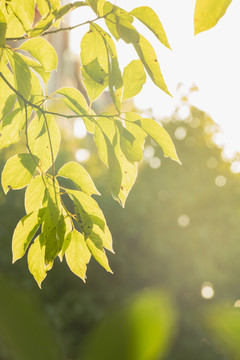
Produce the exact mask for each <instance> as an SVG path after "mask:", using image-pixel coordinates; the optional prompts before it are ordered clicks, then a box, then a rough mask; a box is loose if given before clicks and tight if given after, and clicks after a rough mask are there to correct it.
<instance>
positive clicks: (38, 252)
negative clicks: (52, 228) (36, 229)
mask: <svg viewBox="0 0 240 360" xmlns="http://www.w3.org/2000/svg"><path fill="white" fill-rule="evenodd" d="M40 237H41V235H38V236H37V237H36V239H35V241H34V243H33V244H32V245H31V246H30V249H29V251H28V268H29V271H30V273H31V274H32V275H33V277H34V279H35V280H36V282H37V283H38V286H39V287H40V289H41V284H42V281H43V280H44V279H45V277H46V276H47V267H46V265H45V247H44V246H43V245H42V244H41V241H40Z"/></svg>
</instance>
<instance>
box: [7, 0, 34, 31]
mask: <svg viewBox="0 0 240 360" xmlns="http://www.w3.org/2000/svg"><path fill="white" fill-rule="evenodd" d="M8 7H10V8H11V9H12V11H13V13H14V15H15V16H16V18H17V19H18V20H19V22H20V23H21V25H22V27H23V28H24V30H25V32H27V31H28V30H30V29H31V27H32V24H33V19H34V11H35V1H34V0H21V1H19V0H12V1H11V2H8Z"/></svg>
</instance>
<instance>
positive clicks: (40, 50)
mask: <svg viewBox="0 0 240 360" xmlns="http://www.w3.org/2000/svg"><path fill="white" fill-rule="evenodd" d="M20 49H21V50H25V51H28V52H29V53H30V54H31V55H32V56H33V57H34V58H35V59H36V60H37V61H39V62H40V64H41V65H42V67H43V69H44V70H45V71H52V70H56V69H57V64H58V57H57V53H56V50H55V49H54V47H53V46H52V45H51V44H50V43H49V42H48V41H47V40H45V39H43V38H40V37H39V38H34V39H29V40H27V41H25V42H24V43H23V44H22V45H21V46H20Z"/></svg>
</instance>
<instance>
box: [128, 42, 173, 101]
mask: <svg viewBox="0 0 240 360" xmlns="http://www.w3.org/2000/svg"><path fill="white" fill-rule="evenodd" d="M133 46H134V48H135V50H136V52H137V54H138V56H139V58H140V60H141V61H142V63H143V65H144V67H145V69H146V71H147V73H148V75H149V76H150V78H151V79H152V81H153V82H154V84H155V85H157V86H158V87H159V88H160V89H161V90H163V91H165V93H167V94H169V95H171V94H170V93H169V91H168V88H167V85H166V84H165V81H164V78H163V76H162V73H161V69H160V66H159V63H158V59H157V55H156V53H155V51H154V49H153V47H152V45H151V44H150V43H149V42H148V40H147V39H145V37H143V36H142V35H140V38H139V41H138V42H137V43H134V44H133Z"/></svg>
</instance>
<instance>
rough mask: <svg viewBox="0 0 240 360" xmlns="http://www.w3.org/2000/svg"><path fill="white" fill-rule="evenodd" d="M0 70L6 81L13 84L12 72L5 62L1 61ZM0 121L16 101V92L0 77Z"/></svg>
mask: <svg viewBox="0 0 240 360" xmlns="http://www.w3.org/2000/svg"><path fill="white" fill-rule="evenodd" d="M1 72H2V74H3V75H4V76H5V78H6V79H7V80H8V82H9V83H10V84H11V85H12V86H14V78H13V74H12V72H11V71H10V70H9V68H8V66H7V64H3V61H2V63H1ZM0 99H1V101H0V121H1V120H2V119H3V117H4V116H6V115H7V114H8V113H9V112H10V111H11V110H12V109H13V107H14V104H15V102H16V94H15V93H14V92H13V91H12V90H11V89H10V88H9V86H8V85H7V84H6V83H5V81H4V80H3V79H2V78H0Z"/></svg>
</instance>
